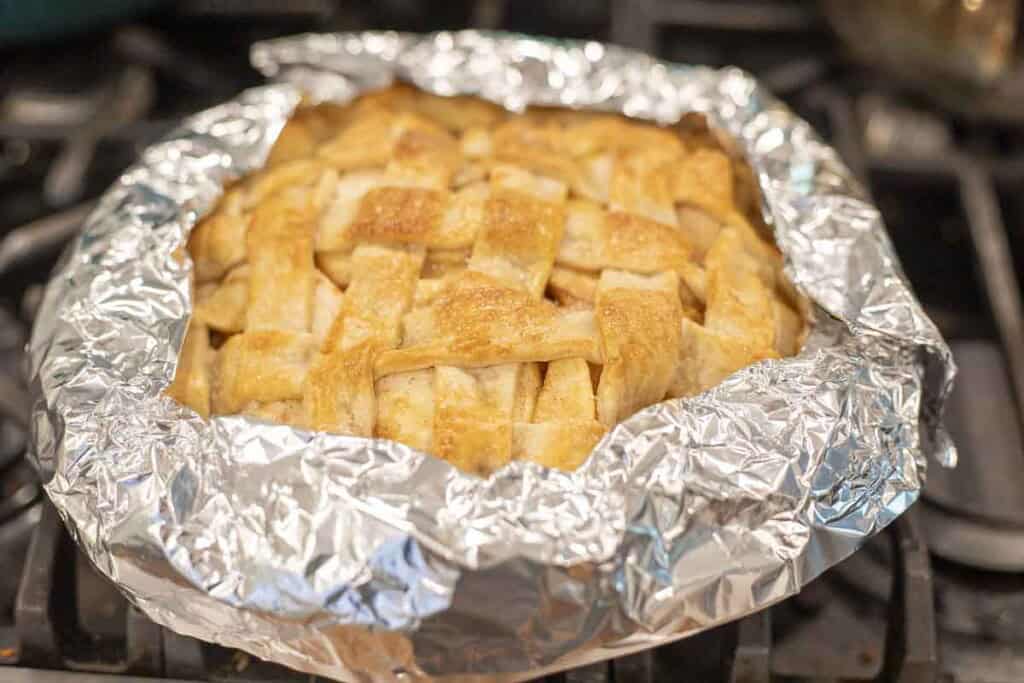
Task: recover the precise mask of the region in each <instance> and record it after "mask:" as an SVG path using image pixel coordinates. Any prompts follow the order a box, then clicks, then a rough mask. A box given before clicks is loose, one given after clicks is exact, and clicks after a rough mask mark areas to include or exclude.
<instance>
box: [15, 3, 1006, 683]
mask: <svg viewBox="0 0 1024 683" xmlns="http://www.w3.org/2000/svg"><path fill="white" fill-rule="evenodd" d="M571 5H572V6H571V7H570V6H569V5H565V6H562V5H560V4H551V5H550V6H547V5H544V6H539V5H538V4H537V3H534V2H529V1H528V0H456V1H455V2H451V3H445V5H444V7H443V8H441V7H435V6H434V5H433V4H430V5H428V4H427V3H424V2H422V1H421V0H386V1H383V2H380V3H377V4H376V5H373V6H369V5H367V6H356V4H353V3H337V2H333V1H332V0H312V1H309V2H297V3H281V2H277V3H273V2H257V3H252V2H248V1H242V0H238V1H236V0H181V1H180V2H177V3H176V4H175V9H173V10H171V11H169V12H167V13H165V14H164V15H158V16H155V17H152V18H151V19H150V20H147V21H145V22H142V21H140V22H137V23H133V24H129V25H125V26H121V27H118V28H115V29H113V30H112V31H110V33H109V34H108V35H105V36H104V35H100V36H93V37H87V38H84V39H82V40H76V41H69V42H68V43H67V44H65V45H62V58H61V59H60V60H54V59H53V57H52V50H50V49H45V50H32V49H25V50H23V51H20V52H18V53H16V54H12V55H11V59H9V60H6V61H5V63H4V65H3V67H2V68H3V73H4V75H5V77H7V76H12V77H11V78H7V79H6V81H5V83H4V87H3V88H2V89H0V283H3V287H2V288H0V292H2V294H0V664H7V665H8V666H6V667H3V668H0V679H3V680H9V679H10V680H13V681H16V682H17V683H21V682H22V681H35V680H36V679H35V678H34V676H35V675H36V674H38V671H37V669H42V668H45V669H51V670H52V669H60V670H63V671H65V672H68V673H67V674H57V673H54V674H53V675H55V676H58V675H67V676H70V678H68V679H67V680H68V683H77V682H78V681H82V682H83V683H84V681H86V680H90V679H87V678H82V677H81V676H82V675H83V674H82V673H79V672H89V675H90V676H92V675H96V674H100V673H104V674H110V673H116V674H118V675H119V676H123V675H126V674H131V675H136V676H142V675H145V676H156V677H168V678H175V679H181V680H189V681H193V680H195V681H210V682H212V681H217V682H221V683H254V682H256V681H280V682H282V683H285V682H291V681H296V682H298V681H307V680H309V677H308V676H305V675H303V674H298V673H296V672H292V671H289V670H286V669H284V668H282V667H279V666H276V665H272V664H268V663H266V662H262V661H259V660H256V659H254V658H252V657H249V656H248V655H245V654H242V653H239V652H236V651H234V650H230V649H225V648H221V647H218V646H215V645H210V644H206V643H200V642H198V641H196V640H193V639H191V638H187V637H184V636H180V635H177V634H175V633H172V632H171V631H168V630H167V629H164V628H161V627H158V626H156V625H154V624H153V623H152V622H150V621H149V620H148V619H146V618H145V617H144V616H142V614H141V613H139V612H138V611H137V610H135V609H134V608H132V607H131V606H130V605H129V604H128V603H127V602H126V601H125V599H124V598H123V597H122V596H121V595H120V593H118V592H117V591H116V590H115V589H114V588H113V587H112V586H111V585H110V584H109V582H107V581H106V580H105V579H102V578H101V577H100V576H99V575H98V574H97V573H96V572H95V570H94V569H93V568H92V566H91V565H90V563H89V562H88V560H87V559H86V558H85V557H84V556H83V555H82V554H81V553H80V552H79V551H78V550H77V548H76V547H75V546H74V544H73V543H72V542H71V540H70V539H69V538H68V536H67V534H66V532H65V530H64V528H63V526H62V525H61V523H60V520H59V519H58V517H57V515H56V513H55V512H54V510H53V508H52V507H50V506H49V505H48V503H46V502H45V498H44V496H42V494H41V491H40V486H39V483H38V482H37V480H36V479H35V478H34V477H33V476H32V469H31V467H30V466H29V465H28V464H27V461H26V460H25V459H24V457H23V454H24V448H25V440H26V430H27V405H26V401H25V396H26V393H25V388H24V386H22V381H21V379H20V378H21V367H20V364H21V353H20V349H21V348H22V347H23V345H24V343H25V341H26V338H27V323H30V322H31V320H32V318H33V316H34V314H35V311H36V308H37V307H38V303H39V300H40V297H41V295H42V287H41V285H42V283H43V282H45V280H46V277H47V275H48V272H49V270H50V268H51V266H52V264H53V262H54V259H55V258H56V256H57V254H58V252H59V251H60V250H61V249H62V248H63V246H64V245H65V244H66V243H67V242H68V241H69V239H71V237H72V236H73V235H74V233H75V232H76V231H77V229H78V227H79V226H80V225H81V223H82V221H83V220H84V219H85V217H86V216H87V214H88V213H89V211H90V210H91V208H92V206H93V201H94V200H95V197H96V196H97V194H98V193H99V192H101V191H102V190H103V189H105V188H106V187H107V186H108V185H109V184H110V182H111V181H112V180H113V179H114V178H116V177H117V175H118V174H119V173H120V172H121V171H122V170H123V169H124V168H125V167H126V166H127V164H128V163H130V162H131V160H132V159H133V158H134V157H135V156H136V155H137V154H138V152H139V151H140V150H141V149H143V148H144V147H145V146H146V145H147V144H149V143H150V142H151V141H153V140H155V139H157V138H158V137H159V136H160V135H162V134H163V133H164V132H166V131H167V130H169V129H170V128H171V127H172V126H173V125H174V124H175V122H176V121H177V120H179V119H180V118H181V117H182V116H185V115H187V114H189V113H191V112H193V111H197V110H200V109H203V108H205V107H208V106H211V105H213V104H216V103H218V102H220V101H222V100H224V99H226V98H228V97H230V96H231V95H233V94H234V93H235V92H237V91H238V90H241V89H242V88H244V87H247V86H249V85H253V84H255V83H257V82H258V80H257V77H256V75H255V74H254V73H253V72H252V71H251V69H249V67H248V65H247V61H246V52H247V46H248V44H249V43H250V42H251V41H252V40H255V39H260V38H266V37H271V36H273V35H276V34H280V33H295V32H301V31H306V30H358V29H362V28H367V27H370V26H390V27H395V28H399V29H407V30H433V29H439V28H455V27H459V26H461V25H464V24H466V23H467V22H468V23H471V24H473V25H477V26H483V27H488V28H506V29H510V30H520V31H528V32H539V33H547V34H553V35H562V36H581V37H591V38H595V39H598V40H608V39H611V40H613V41H615V42H619V43H623V44H627V45H630V46H632V47H638V48H640V49H644V50H648V51H653V52H656V53H658V54H659V55H660V56H662V57H666V58H669V59H676V60H680V61H690V62H704V63H710V64H737V65H739V66H742V67H745V68H747V69H749V70H751V71H752V72H754V73H755V74H757V75H758V76H759V77H760V78H761V79H762V80H763V81H764V82H765V83H766V84H768V85H769V86H770V87H772V88H773V89H774V90H775V91H776V92H777V93H778V94H780V95H781V96H782V97H784V98H785V99H786V101H787V102H788V103H789V104H790V106H792V107H793V108H794V109H796V110H797V111H798V112H799V113H800V114H801V115H802V116H804V118H806V119H807V120H809V121H811V122H812V123H813V124H814V126H815V127H816V128H817V129H818V130H819V131H820V132H821V133H822V135H823V136H824V137H825V138H826V139H827V140H828V141H829V142H830V143H831V144H832V145H833V146H834V147H835V148H836V149H838V150H839V152H840V154H841V155H842V156H843V158H844V159H845V160H846V161H847V163H848V165H849V166H850V167H851V169H853V170H854V172H855V174H856V175H857V176H858V177H859V178H860V179H861V180H862V182H863V184H864V186H865V187H866V188H869V189H870V193H871V194H872V196H873V197H874V199H875V201H876V203H877V204H878V206H879V207H880V209H881V211H882V213H883V215H884V216H885V219H886V223H887V225H888V227H889V229H890V233H891V235H892V238H893V242H894V244H895V246H896V249H897V251H898V252H899V253H900V255H901V257H902V259H903V264H904V268H905V271H906V273H907V274H908V276H909V279H910V280H911V281H912V283H913V284H914V286H915V288H916V290H917V293H918V295H919V298H920V299H921V300H922V302H923V304H924V305H925V307H926V309H927V310H928V312H929V314H930V315H931V316H932V318H933V319H934V320H935V321H936V322H937V324H938V325H939V327H940V328H941V329H942V331H943V333H944V334H945V335H946V337H947V338H949V339H951V340H952V344H951V345H952V347H953V350H954V354H955V356H956V359H957V361H958V363H959V364H960V367H961V376H960V381H959V384H958V389H957V391H956V393H955V394H954V396H953V399H952V400H951V402H950V404H949V408H948V416H947V417H948V419H947V422H948V425H949V427H950V430H951V432H952V434H953V437H954V439H955V441H956V442H957V443H958V445H959V447H960V451H961V465H960V468H959V469H958V470H956V471H954V472H947V471H944V470H941V469H940V468H938V467H932V468H931V471H930V473H929V481H928V485H927V487H926V490H925V500H924V501H923V502H922V503H920V504H918V505H917V506H916V509H915V510H913V511H912V513H911V514H910V515H909V516H904V517H902V518H900V519H899V520H897V521H896V522H895V523H894V524H893V525H892V526H891V527H890V529H888V530H886V532H885V533H883V534H881V535H880V536H878V537H876V538H875V539H873V540H872V541H871V542H870V543H869V544H868V545H867V546H866V547H865V548H864V549H862V550H861V551H859V552H857V553H855V554H854V555H853V556H851V557H850V558H848V559H847V560H846V561H844V562H843V563H841V564H840V565H838V566H837V567H835V568H833V569H832V570H831V571H829V572H827V573H826V574H825V575H824V576H822V577H820V578H819V579H818V580H816V581H814V582H812V583H811V584H809V585H808V586H807V587H805V589H804V590H803V591H802V592H801V593H800V594H798V595H797V596H795V597H793V598H791V599H789V600H786V601H784V602H782V603H780V604H779V605H777V606H775V607H773V608H771V609H769V610H765V611H762V612H761V613H758V614H755V615H752V616H750V617H748V618H746V619H743V620H740V621H739V622H737V623H734V624H728V625H726V626H723V627H720V628H717V629H713V630H711V631H708V632H706V633H702V634H698V635H697V636H694V637H692V638H687V639H684V640H681V641H678V642H677V643H673V644H670V645H668V646H664V647H661V648H657V649H655V650H652V651H647V652H641V653H638V654H634V655H629V656H627V657H619V658H615V659H613V660H611V661H609V662H602V663H597V664H592V665H588V666H584V667H579V668H576V669H572V670H570V671H567V672H564V673H562V674H557V675H554V676H549V677H547V679H546V680H547V681H548V683H632V682H637V683H655V682H656V681H661V680H694V681H701V682H702V683H704V682H708V683H724V682H726V681H729V682H730V683H741V682H747V683H749V682H752V681H761V682H768V681H786V682H788V683H803V682H805V681H808V682H809V681H823V680H840V679H841V680H848V681H899V682H902V683H907V682H918V681H920V682H923V681H929V682H931V681H942V683H982V682H983V683H1010V682H1014V683H1016V682H1017V681H1020V680H1024V656H1022V655H1018V654H1016V651H1017V650H1019V649H1020V648H1019V643H1020V642H1022V641H1024V583H1022V579H1021V578H1020V577H1019V576H1018V575H1017V574H1015V573H1012V572H1019V570H1020V569H1021V563H1022V562H1024V556H1021V554H1020V552H1019V551H1018V549H1019V548H1021V547H1024V538H1021V537H1020V536H1019V534H1024V493H1022V492H1024V480H1022V479H1021V478H1022V477H1024V468H1021V467H1020V463H1021V457H1022V455H1024V453H1022V445H1021V444H1022V441H1024V438H1022V436H1021V429H1022V421H1024V420H1022V418H1024V343H1021V340H1022V339H1024V323H1022V311H1021V309H1022V304H1021V297H1020V294H1021V288H1020V281H1019V280H1018V279H1017V275H1016V272H1015V268H1016V269H1017V270H1018V271H1020V270H1021V269H1024V232H1021V231H1020V229H1019V228H1020V226H1021V225H1022V224H1024V222H1022V221H1024V200H1021V199H1020V198H1019V197H1018V195H1019V192H1018V191H1017V190H1018V188H1019V187H1020V183H1021V181H1024V155H1021V153H1020V152H1021V145H1022V143H1024V126H1021V122H1022V119H1021V117H1020V116H1019V115H1018V116H1006V115H997V113H993V112H997V110H998V111H1003V113H1004V114H1006V112H1007V111H1008V110H1007V108H1006V106H1005V104H1006V101H1002V100H1000V101H999V102H996V101H993V102H989V103H986V104H985V105H979V109H978V111H977V112H976V113H977V114H978V115H976V116H967V115H953V114H951V112H948V111H945V112H944V111H939V110H937V109H936V107H935V106H934V105H933V104H929V100H928V98H921V97H919V96H918V95H917V94H914V93H909V92H907V91H906V90H904V88H903V85H902V84H900V83H897V82H895V81H894V80H893V79H891V78H889V77H888V76H886V75H884V74H880V73H878V72H873V71H868V70H865V69H863V68H861V67H859V66H854V65H852V64H850V63H849V61H848V60H846V58H845V56H844V55H843V54H842V53H841V52H840V51H839V50H837V49H836V45H835V43H836V41H835V40H834V39H833V37H832V36H831V35H829V34H828V33H827V31H825V30H824V22H823V20H822V19H821V17H820V15H819V14H818V12H817V8H816V6H815V3H810V2H804V1H801V0H732V1H731V2H730V3H728V4H727V5H726V4H723V3H714V2H707V1H705V0H672V1H668V0H641V1H633V0H603V1H602V0H584V1H582V2H577V3H571ZM1022 68H1024V67H1022ZM1011 80H1012V81H1014V82H1013V83H1007V84H1005V87H1004V88H1002V90H1001V91H1000V92H1002V91H1005V92H1011V91H1013V89H1014V88H1018V89H1019V83H1016V81H1017V80H1020V79H1019V78H1016V77H1014V79H1011ZM1019 109H1020V107H1017V110H1019ZM989 110H991V111H989ZM1011 113H1012V112H1011ZM1018 114H1019V111H1018ZM115 124H116V125H115ZM56 206H60V207H61V208H60V210H58V211H56V212H54V207H56ZM1014 258H1016V261H1014ZM1010 538H1012V539H1013V540H1012V541H1010V540H1008V539H1010ZM1018 539H1019V540H1018ZM925 541H927V546H926V543H925ZM926 547H930V548H931V549H932V550H933V551H934V552H935V555H936V557H935V558H933V559H932V560H931V561H930V560H929V556H928V553H927V551H926ZM930 562H931V568H929V563H930ZM990 569H1002V570H1012V571H1005V572H993V571H989V570H990ZM48 675H49V674H48ZM115 680H127V679H115ZM54 681H63V679H60V678H55V679H54ZM133 683H134V681H133Z"/></svg>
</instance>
